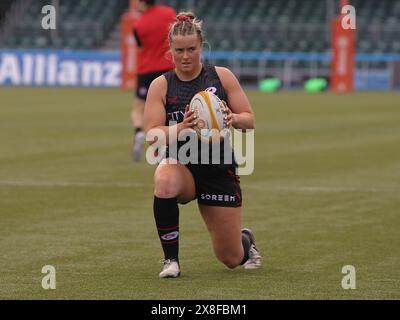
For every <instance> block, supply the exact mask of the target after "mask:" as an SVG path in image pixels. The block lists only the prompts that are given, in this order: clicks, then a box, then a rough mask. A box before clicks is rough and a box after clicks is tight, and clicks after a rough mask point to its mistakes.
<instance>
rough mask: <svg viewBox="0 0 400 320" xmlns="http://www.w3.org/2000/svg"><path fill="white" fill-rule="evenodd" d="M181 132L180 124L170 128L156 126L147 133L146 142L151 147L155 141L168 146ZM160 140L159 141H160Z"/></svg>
mask: <svg viewBox="0 0 400 320" xmlns="http://www.w3.org/2000/svg"><path fill="white" fill-rule="evenodd" d="M181 130H182V127H181V126H180V123H178V124H175V125H172V126H157V127H154V128H151V129H150V130H148V131H147V138H146V140H147V142H148V143H149V144H150V145H152V144H153V143H155V142H156V141H157V142H158V144H161V143H165V144H169V143H170V140H176V139H177V137H178V135H179V132H180V131H181ZM160 139H161V141H160Z"/></svg>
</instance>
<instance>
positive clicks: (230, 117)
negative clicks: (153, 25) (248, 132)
mask: <svg viewBox="0 0 400 320" xmlns="http://www.w3.org/2000/svg"><path fill="white" fill-rule="evenodd" d="M222 103H223V104H224V112H225V119H226V122H227V126H228V129H229V128H230V127H231V126H232V125H233V119H234V113H233V112H232V110H231V109H229V107H228V105H227V103H226V102H225V101H224V100H222Z"/></svg>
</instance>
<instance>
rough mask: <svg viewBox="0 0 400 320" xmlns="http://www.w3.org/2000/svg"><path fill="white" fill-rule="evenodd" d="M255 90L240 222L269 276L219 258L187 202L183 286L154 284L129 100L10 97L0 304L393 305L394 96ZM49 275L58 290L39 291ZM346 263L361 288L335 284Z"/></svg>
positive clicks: (113, 94) (147, 186) (9, 92)
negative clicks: (49, 270)
mask: <svg viewBox="0 0 400 320" xmlns="http://www.w3.org/2000/svg"><path fill="white" fill-rule="evenodd" d="M248 95H249V97H250V100H251V102H252V105H253V108H254V111H255V113H256V131H255V137H256V143H255V171H254V173H253V174H252V175H250V176H243V177H242V179H241V180H242V189H243V196H244V207H243V208H244V216H243V224H244V226H247V227H250V228H252V229H253V230H254V232H255V235H256V239H257V244H258V247H259V249H260V251H261V253H262V255H263V267H262V269H260V270H244V269H242V268H237V269H235V270H229V269H227V268H226V267H224V266H223V265H222V264H221V263H219V262H218V261H217V260H216V258H215V257H214V254H213V252H212V248H211V243H210V239H209V235H208V233H207V231H206V228H205V225H204V223H203V221H202V219H201V216H200V214H199V213H198V212H197V205H196V202H193V203H191V204H189V205H186V206H183V207H181V241H180V242H181V249H180V255H181V267H182V276H181V278H179V279H168V280H165V279H163V280H160V279H159V278H158V273H159V271H160V270H161V263H160V259H161V258H162V255H161V248H160V245H159V241H158V238H157V235H156V231H155V227H154V220H153V213H152V188H153V185H152V179H153V171H154V166H150V165H148V164H147V163H145V162H141V163H133V162H132V160H131V155H130V148H131V139H132V129H131V128H130V120H129V113H130V106H131V100H132V94H131V93H127V92H122V91H120V90H118V89H115V90H114V89H104V90H103V89H102V90H97V89H44V88H1V89H0V299H399V298H400V269H399V266H400V236H399V234H400V232H399V230H400V103H399V101H400V94H399V93H354V94H350V95H334V94H329V93H324V94H316V95H307V94H305V93H301V92H281V93H277V94H273V95H267V94H261V93H258V92H256V91H248ZM45 265H53V266H54V267H55V268H56V289H55V290H44V289H43V288H42V286H41V281H42V278H43V277H44V276H45V275H44V274H42V273H41V270H42V267H43V266H45ZM344 265H353V266H354V267H355V269H356V289H355V290H344V289H343V288H342V286H341V282H342V278H343V277H344V276H345V275H344V274H342V273H341V271H342V267H343V266H344Z"/></svg>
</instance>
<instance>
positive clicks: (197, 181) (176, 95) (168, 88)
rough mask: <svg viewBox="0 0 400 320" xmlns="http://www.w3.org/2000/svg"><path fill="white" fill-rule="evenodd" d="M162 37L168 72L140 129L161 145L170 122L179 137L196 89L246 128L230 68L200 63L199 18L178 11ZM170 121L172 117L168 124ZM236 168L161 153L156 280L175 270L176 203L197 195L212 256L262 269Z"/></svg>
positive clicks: (243, 99)
mask: <svg viewBox="0 0 400 320" xmlns="http://www.w3.org/2000/svg"><path fill="white" fill-rule="evenodd" d="M168 39H169V45H170V49H171V53H172V57H173V61H174V64H175V69H174V70H171V71H169V72H167V73H165V74H164V75H162V76H160V77H158V78H156V79H155V80H154V81H153V82H152V83H151V85H150V88H149V92H148V96H147V100H146V105H145V111H144V129H145V131H146V132H147V133H148V132H149V131H151V130H152V129H161V130H162V131H164V132H165V136H166V137H167V143H168V144H171V143H173V142H172V141H169V140H168V129H169V125H174V126H176V128H175V129H177V132H178V134H179V133H180V132H182V131H183V130H185V129H188V128H192V127H193V126H194V125H195V123H196V119H195V115H194V114H193V112H191V111H189V109H188V108H187V106H188V104H189V102H190V100H191V98H192V97H193V96H194V95H195V94H196V93H197V92H199V91H202V90H206V89H209V90H210V88H211V90H212V91H213V92H214V93H215V94H216V95H217V96H218V97H219V98H220V99H221V100H223V101H226V103H227V107H226V113H227V121H228V125H229V126H233V127H234V128H237V129H253V128H254V115H253V111H252V109H251V106H250V103H249V100H248V98H247V96H246V94H245V93H244V91H243V89H242V88H241V86H240V84H239V82H238V80H237V79H236V77H235V76H234V75H233V73H232V72H231V71H230V70H228V69H226V68H222V67H215V66H209V65H204V64H203V63H202V62H201V53H202V47H203V44H204V36H203V31H202V28H201V21H198V20H197V19H196V18H195V16H194V15H193V14H192V13H190V12H189V13H185V12H182V13H180V14H178V15H177V21H176V22H175V23H174V24H173V25H172V26H171V28H170V31H169V35H168ZM170 120H175V121H176V122H175V124H173V122H171V123H170ZM153 142H154V141H153ZM150 143H152V142H150ZM178 160H179V159H178ZM236 169H237V164H236V163H235V162H234V163H233V164H191V163H189V164H186V165H184V164H182V163H180V162H179V161H178V163H175V164H173V163H169V161H168V158H165V159H164V160H163V161H161V162H160V164H159V165H158V167H157V169H156V171H155V174H154V182H155V188H154V204H153V209H154V217H155V222H156V226H157V230H158V234H159V237H160V241H161V245H162V248H163V251H164V266H163V270H162V271H161V273H160V275H159V276H160V278H175V277H178V276H179V275H180V265H179V256H178V250H179V208H178V203H180V204H185V203H188V202H190V201H192V200H194V199H196V198H197V202H198V207H199V211H200V213H201V215H202V217H203V220H204V221H205V223H206V225H207V228H208V231H209V233H210V236H211V240H212V244H213V248H214V252H215V255H216V257H217V258H218V259H219V260H220V261H221V262H222V263H224V264H225V265H226V266H227V267H229V268H235V267H237V266H239V265H244V267H245V268H247V269H254V268H259V267H260V266H261V255H260V254H259V252H258V250H257V248H256V246H255V240H254V236H253V233H252V232H251V230H249V229H241V217H242V209H241V206H242V196H241V189H240V181H239V177H238V176H237V175H236Z"/></svg>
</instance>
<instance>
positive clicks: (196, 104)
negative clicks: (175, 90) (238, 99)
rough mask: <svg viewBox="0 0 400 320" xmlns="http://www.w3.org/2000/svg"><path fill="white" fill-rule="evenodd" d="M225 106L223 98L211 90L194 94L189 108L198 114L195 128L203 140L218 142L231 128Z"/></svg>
mask: <svg viewBox="0 0 400 320" xmlns="http://www.w3.org/2000/svg"><path fill="white" fill-rule="evenodd" d="M224 108H225V107H224V104H223V102H222V101H221V99H220V98H218V97H217V96H216V95H215V94H214V93H212V92H210V91H200V92H198V93H196V94H195V95H194V97H193V98H192V100H191V101H190V104H189V109H190V110H192V111H193V112H194V114H195V115H196V120H195V123H196V125H195V126H194V127H193V129H194V130H195V131H196V132H197V135H198V136H199V138H200V139H201V140H202V141H204V142H207V143H216V142H220V141H221V140H223V139H224V137H225V135H226V133H227V131H228V129H229V128H228V125H227V120H226V119H225V116H226V113H225V111H224Z"/></svg>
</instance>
